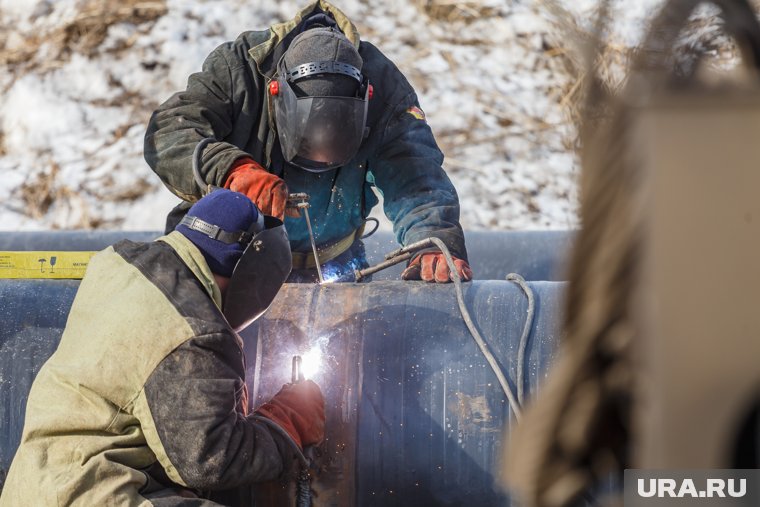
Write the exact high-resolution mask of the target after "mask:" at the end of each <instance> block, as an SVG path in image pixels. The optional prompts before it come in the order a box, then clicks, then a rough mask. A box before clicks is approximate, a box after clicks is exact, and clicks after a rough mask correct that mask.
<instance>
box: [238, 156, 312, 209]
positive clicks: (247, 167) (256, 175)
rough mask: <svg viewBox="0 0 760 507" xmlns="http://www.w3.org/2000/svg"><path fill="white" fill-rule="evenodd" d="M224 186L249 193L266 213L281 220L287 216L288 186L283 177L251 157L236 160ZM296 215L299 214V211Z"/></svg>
mask: <svg viewBox="0 0 760 507" xmlns="http://www.w3.org/2000/svg"><path fill="white" fill-rule="evenodd" d="M224 188H229V189H230V190H232V191H234V192H240V193H241V194H245V195H247V196H248V198H249V199H250V200H252V201H253V202H254V203H255V204H256V206H257V207H258V208H259V209H260V210H261V212H262V213H264V214H265V215H270V216H273V217H277V218H279V219H280V220H282V219H283V218H284V216H285V207H286V206H287V204H288V186H287V185H286V184H285V181H283V180H282V178H278V177H277V176H275V175H274V174H272V173H270V172H268V171H267V170H266V169H264V168H263V167H261V165H259V164H258V163H256V162H255V161H254V160H253V159H251V158H241V159H238V160H236V161H235V163H234V164H233V165H232V168H231V169H230V172H229V173H228V174H227V180H226V181H225V182H224ZM288 215H291V213H290V212H289V213H288ZM295 216H298V214H297V211H296V214H295Z"/></svg>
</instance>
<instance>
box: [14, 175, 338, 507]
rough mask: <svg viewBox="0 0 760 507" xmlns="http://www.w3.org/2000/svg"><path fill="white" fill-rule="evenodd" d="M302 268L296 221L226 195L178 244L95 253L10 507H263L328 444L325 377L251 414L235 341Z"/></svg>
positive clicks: (31, 409) (36, 411) (194, 217)
mask: <svg viewBox="0 0 760 507" xmlns="http://www.w3.org/2000/svg"><path fill="white" fill-rule="evenodd" d="M289 272H290V247H289V244H288V241H287V235H286V233H285V231H284V228H283V226H282V222H281V221H279V220H278V219H276V218H273V217H265V216H264V215H263V214H261V213H260V212H259V211H258V210H257V208H256V206H255V205H254V204H253V202H252V201H251V200H250V199H248V197H246V196H245V195H243V194H240V193H237V192H232V191H230V190H226V189H220V190H216V191H214V192H212V193H210V194H208V195H207V196H205V197H204V198H202V199H200V200H199V201H198V202H197V203H195V204H194V205H193V206H192V207H191V208H190V210H189V212H188V214H187V215H186V217H185V218H184V219H183V220H182V222H181V223H180V224H179V225H178V226H177V227H176V230H175V231H173V232H171V233H170V234H168V235H166V236H163V237H161V238H158V239H157V240H156V241H154V242H150V243H135V242H131V241H126V240H125V241H121V242H119V243H116V244H115V245H113V246H111V247H109V248H107V249H106V250H104V251H102V252H100V253H98V254H97V255H95V256H94V257H93V258H92V260H91V262H90V264H89V266H88V268H87V272H86V274H85V276H84V279H83V280H82V282H81V285H80V287H79V291H78V292H77V295H76V298H75V300H74V303H73V306H72V308H71V312H70V314H69V318H68V322H67V324H66V328H65V330H64V333H63V336H62V338H61V342H60V344H59V346H58V349H57V350H56V351H55V353H54V354H53V355H52V357H51V358H50V359H49V360H48V361H47V362H46V363H45V365H44V366H43V367H42V369H41V370H40V372H39V374H38V375H37V377H36V379H35V381H34V384H33V386H32V389H31V393H30V395H29V399H28V403H27V408H26V419H25V424H24V430H23V435H22V440H21V445H20V446H19V448H18V450H17V452H16V455H15V457H14V460H13V463H12V465H11V467H10V472H9V475H8V478H7V481H6V483H5V486H4V489H3V492H2V496H1V497H0V505H2V506H3V507H11V506H13V507H16V506H21V505H35V506H46V505H56V506H58V505H161V506H171V505H180V504H181V505H198V506H201V505H204V506H211V505H222V504H223V505H252V504H251V498H250V497H248V492H249V491H250V490H251V487H250V485H251V484H252V483H254V482H258V481H264V480H270V479H272V478H275V477H276V476H278V475H279V474H281V473H283V472H284V471H286V470H287V469H288V468H289V467H290V466H291V462H292V460H293V457H294V456H297V455H298V453H299V452H300V450H301V449H302V448H304V447H306V446H309V445H313V444H317V443H319V442H320V441H321V440H322V439H323V437H324V424H325V418H324V417H325V416H324V400H323V398H322V394H321V392H320V389H319V387H318V386H317V385H316V384H315V383H314V382H311V381H302V382H299V383H293V384H288V385H286V386H285V387H283V389H282V390H281V391H280V392H279V393H278V394H276V395H275V396H274V398H272V399H271V400H270V401H269V402H267V403H265V404H264V405H262V406H261V407H259V408H258V409H257V410H256V411H254V412H252V413H249V412H250V409H249V402H248V394H247V393H248V389H247V387H246V383H245V365H244V356H243V348H242V342H241V338H240V336H239V335H238V334H237V332H238V331H240V330H241V329H242V328H244V327H245V326H247V325H248V324H249V323H250V322H251V321H252V320H253V319H255V318H257V317H258V316H259V315H260V314H261V313H262V312H263V311H264V310H265V309H266V308H267V307H268V306H269V305H270V303H271V302H272V300H273V299H274V296H275V295H276V293H277V292H278V290H279V288H280V286H281V285H282V283H283V282H284V280H285V279H286V277H287V275H288V273H289ZM190 499H192V500H190Z"/></svg>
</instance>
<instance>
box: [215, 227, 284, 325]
mask: <svg viewBox="0 0 760 507" xmlns="http://www.w3.org/2000/svg"><path fill="white" fill-rule="evenodd" d="M262 216H263V217H264V227H263V229H262V230H260V231H259V232H256V233H255V234H254V235H253V237H252V238H251V239H250V242H249V243H248V245H247V246H246V248H245V250H244V251H243V255H241V256H240V260H239V261H238V262H237V264H236V265H235V269H234V270H233V272H232V276H231V277H230V283H229V285H227V292H226V293H225V296H224V307H223V309H222V312H223V313H224V316H225V318H226V319H227V322H229V323H230V326H232V328H233V329H234V330H235V331H238V332H239V331H241V330H243V329H245V327H246V326H248V325H249V324H250V323H251V322H253V321H254V320H256V319H257V318H259V317H260V316H261V314H262V313H264V312H265V311H266V309H267V308H269V305H270V304H272V301H274V298H275V296H277V293H278V292H279V291H280V287H282V284H283V283H285V280H286V279H287V278H288V275H290V270H291V268H292V267H293V260H292V257H291V253H290V242H289V241H288V234H287V232H285V226H284V225H283V223H282V221H280V220H279V219H277V218H275V217H270V216H265V215H262Z"/></svg>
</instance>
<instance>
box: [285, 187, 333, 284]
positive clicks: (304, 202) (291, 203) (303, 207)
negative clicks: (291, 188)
mask: <svg viewBox="0 0 760 507" xmlns="http://www.w3.org/2000/svg"><path fill="white" fill-rule="evenodd" d="M287 207H288V208H297V209H298V211H299V212H300V211H303V216H304V218H305V219H306V227H307V229H308V230H309V240H310V241H311V251H312V253H313V254H314V264H316V268H317V275H318V276H319V283H324V281H325V279H324V277H323V276H322V263H321V262H320V261H319V252H318V251H317V243H316V242H315V241H314V231H313V230H312V228H311V217H309V194H307V193H305V192H298V193H295V194H290V195H288V202H287Z"/></svg>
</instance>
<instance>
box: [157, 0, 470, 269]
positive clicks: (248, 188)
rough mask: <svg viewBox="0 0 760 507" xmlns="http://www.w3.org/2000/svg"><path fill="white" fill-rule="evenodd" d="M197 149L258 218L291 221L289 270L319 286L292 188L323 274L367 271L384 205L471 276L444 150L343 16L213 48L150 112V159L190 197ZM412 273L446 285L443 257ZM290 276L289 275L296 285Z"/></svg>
mask: <svg viewBox="0 0 760 507" xmlns="http://www.w3.org/2000/svg"><path fill="white" fill-rule="evenodd" d="M207 137H213V138H215V139H217V140H218V142H216V143H212V144H210V145H208V147H206V149H205V150H203V153H202V163H201V167H200V172H201V177H202V178H203V179H204V180H205V182H206V183H207V184H208V185H212V186H219V187H226V188H230V189H232V190H236V191H239V192H242V193H245V194H246V195H248V197H250V198H251V199H252V200H253V201H254V202H255V203H256V204H257V205H258V206H259V207H260V208H261V209H262V211H264V213H268V214H272V215H274V216H279V217H283V216H285V215H287V216H285V218H284V220H285V225H286V228H287V230H288V236H289V237H290V246H291V249H292V251H293V268H294V274H293V275H292V276H293V277H295V279H298V280H309V279H316V276H317V275H316V272H315V270H314V267H315V266H314V264H315V263H314V258H313V256H312V255H311V245H310V242H309V234H308V231H307V224H306V223H305V221H304V220H303V219H300V218H298V217H297V212H294V210H288V211H287V212H286V201H287V196H288V192H294V193H295V192H305V193H307V194H308V195H309V196H310V206H311V218H312V226H313V230H314V234H315V236H316V241H317V249H318V250H319V259H320V262H321V263H322V265H323V266H324V268H323V271H324V273H325V275H326V277H328V278H330V279H333V280H350V279H352V277H353V272H354V270H355V269H360V268H364V267H367V261H366V258H365V253H364V246H363V244H362V242H361V241H360V237H361V235H362V233H363V229H364V223H365V220H366V217H367V215H368V214H369V212H370V210H371V209H372V207H373V206H374V205H375V204H377V202H378V201H377V198H376V197H375V195H374V193H373V192H372V187H373V186H374V187H376V188H377V189H378V190H379V191H380V192H381V193H382V194H383V197H384V206H385V213H386V215H387V216H388V218H389V219H390V220H391V221H392V222H393V226H394V230H395V233H396V237H397V239H398V241H399V242H400V243H402V244H404V245H407V244H410V243H414V242H416V241H419V240H421V239H424V238H427V237H430V236H434V237H437V238H439V239H441V240H442V241H443V242H444V243H445V244H446V245H447V246H448V248H449V250H450V251H451V253H452V254H453V256H454V257H455V258H456V261H455V264H456V266H457V270H458V271H459V273H460V276H461V277H462V279H464V280H469V279H471V278H472V272H471V271H470V268H469V266H468V264H467V251H466V249H465V244H464V235H463V233H462V228H461V226H460V225H459V200H458V197H457V194H456V191H455V189H454V187H453V186H452V184H451V182H450V180H449V178H448V177H447V175H446V173H445V172H444V171H443V169H442V167H441V164H442V162H443V155H442V153H441V152H440V150H439V149H438V146H437V145H436V142H435V139H434V138H433V134H432V131H431V130H430V127H429V126H428V124H427V123H426V121H425V115H424V113H423V112H422V110H421V109H420V107H419V104H418V102H417V96H416V94H415V93H414V90H413V89H412V87H411V86H410V85H409V83H408V82H407V80H406V78H404V76H403V75H402V74H401V72H400V71H399V70H398V69H397V68H396V66H395V65H394V64H393V63H392V62H391V61H390V60H388V58H386V57H385V56H384V55H383V54H382V53H381V52H380V51H379V50H378V49H377V48H375V47H374V46H372V45H371V44H369V43H367V42H362V41H360V40H359V34H358V32H357V31H356V28H355V27H354V25H353V24H352V23H351V22H350V21H349V20H348V19H347V18H346V16H345V15H344V14H343V13H342V12H340V11H339V10H338V9H336V8H335V7H334V6H332V5H330V4H329V3H327V2H326V1H324V0H320V1H318V2H315V3H312V4H310V5H308V6H307V7H305V8H304V9H302V10H301V11H299V12H298V13H297V14H296V16H295V18H294V19H292V20H290V21H287V22H284V23H280V24H277V25H274V26H272V27H271V28H269V29H267V30H263V31H250V32H245V33H243V34H242V35H240V36H239V37H238V38H237V40H235V41H233V42H228V43H225V44H222V45H221V46H219V47H218V48H217V49H216V50H215V51H214V52H213V53H211V55H209V56H208V58H207V59H206V62H205V63H204V65H203V70H202V71H201V72H199V73H196V74H193V75H191V76H190V78H189V81H188V86H187V90H185V91H182V92H179V93H176V94H175V95H173V96H172V97H171V98H169V99H168V100H167V101H166V102H165V103H164V104H162V105H161V106H160V107H159V108H158V110H156V112H155V113H154V114H153V117H152V118H151V121H150V125H149V126H148V131H147V133H146V136H145V159H146V160H147V161H148V163H149V164H150V166H151V167H152V168H153V170H154V171H156V173H157V174H158V175H159V176H160V177H161V179H162V180H163V181H164V183H165V184H166V185H167V186H168V187H169V189H170V190H171V191H172V192H174V193H175V194H176V195H178V196H179V197H180V198H182V199H184V200H185V201H188V202H186V203H183V204H180V205H179V206H178V208H176V209H175V210H174V212H172V215H171V216H170V217H169V221H168V224H172V223H174V222H176V220H178V219H179V217H181V216H182V214H184V213H185V212H186V210H187V208H188V207H189V205H190V204H189V202H192V201H195V200H196V199H198V198H199V197H200V196H201V194H202V193H203V191H204V189H201V188H199V185H198V184H197V183H196V181H195V179H194V177H193V174H192V172H191V171H190V167H191V164H190V159H191V155H192V153H193V149H194V148H195V146H196V145H197V144H198V142H199V141H200V140H201V139H203V138H207ZM403 278H404V279H420V278H422V279H423V280H427V281H437V282H448V281H449V280H450V274H449V268H448V266H447V265H446V263H445V262H444V261H443V256H442V255H441V254H440V253H439V252H424V253H422V254H420V255H418V256H417V257H416V258H414V259H412V261H411V263H410V266H409V268H407V269H406V270H405V271H404V274H403ZM291 279H293V278H291Z"/></svg>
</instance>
